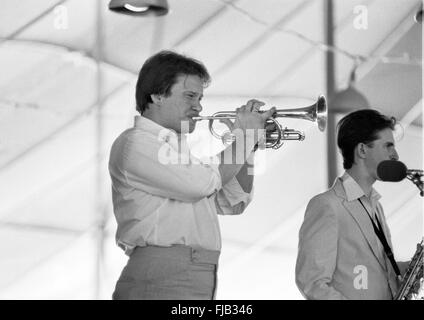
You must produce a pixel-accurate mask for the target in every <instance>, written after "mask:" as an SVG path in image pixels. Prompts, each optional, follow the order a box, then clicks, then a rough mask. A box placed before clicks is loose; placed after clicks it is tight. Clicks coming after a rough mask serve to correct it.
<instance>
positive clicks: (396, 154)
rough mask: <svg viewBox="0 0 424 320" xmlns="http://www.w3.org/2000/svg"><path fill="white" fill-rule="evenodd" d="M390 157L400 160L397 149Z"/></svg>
mask: <svg viewBox="0 0 424 320" xmlns="http://www.w3.org/2000/svg"><path fill="white" fill-rule="evenodd" d="M390 159H392V160H396V161H397V160H399V155H398V153H397V151H396V150H395V151H394V152H393V154H392V155H391V157H390Z"/></svg>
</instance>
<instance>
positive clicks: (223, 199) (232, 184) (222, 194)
mask: <svg viewBox="0 0 424 320" xmlns="http://www.w3.org/2000/svg"><path fill="white" fill-rule="evenodd" d="M252 198H253V188H252V191H251V192H250V193H247V192H244V190H243V188H242V187H241V186H240V183H239V182H238V180H237V178H236V177H234V178H232V179H231V180H230V181H228V183H226V184H225V185H224V186H223V187H222V189H221V190H219V191H218V193H217V196H216V198H215V204H216V209H217V212H218V214H221V215H236V214H241V213H243V211H244V209H246V207H247V205H248V204H249V203H250V201H251V200H252Z"/></svg>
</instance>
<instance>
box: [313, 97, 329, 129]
mask: <svg viewBox="0 0 424 320" xmlns="http://www.w3.org/2000/svg"><path fill="white" fill-rule="evenodd" d="M315 112H316V115H315V117H316V119H317V125H318V129H319V131H321V132H324V131H325V128H326V127H327V101H326V100H325V97H324V96H322V95H321V96H319V97H318V101H317V103H316V109H315Z"/></svg>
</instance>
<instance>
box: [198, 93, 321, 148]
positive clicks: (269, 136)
mask: <svg viewBox="0 0 424 320" xmlns="http://www.w3.org/2000/svg"><path fill="white" fill-rule="evenodd" d="M258 112H259V113H263V112H265V111H261V110H260V111H258ZM236 118H237V115H236V112H235V111H220V112H216V113H214V114H213V115H212V116H199V117H193V120H195V121H201V120H208V121H209V131H210V132H211V134H212V135H213V136H214V137H215V138H217V139H221V140H222V142H223V143H224V144H228V143H230V142H232V141H234V136H233V135H232V134H231V129H232V128H231V127H230V125H229V124H228V122H227V121H222V120H231V119H236ZM276 118H297V119H303V120H308V121H312V122H316V123H317V126H318V129H319V130H320V131H321V132H323V131H324V130H325V128H326V126H327V101H326V99H325V97H324V96H323V95H320V96H319V97H318V99H317V101H316V102H315V103H314V104H312V105H310V106H307V107H303V108H296V109H278V110H277V111H276V112H275V113H274V114H273V116H272V118H269V119H267V120H266V124H267V125H269V124H274V127H275V129H274V130H272V131H268V130H267V131H266V142H265V147H266V148H273V149H278V148H280V147H281V146H282V145H283V143H284V140H297V141H302V140H304V139H305V134H304V133H303V132H300V131H297V130H293V129H287V128H284V129H283V127H282V126H281V124H280V123H279V122H278V121H277V120H276ZM215 120H219V121H221V122H223V123H224V124H225V125H226V126H227V127H228V129H229V130H230V131H225V132H224V133H223V134H219V133H217V132H216V130H215V129H214V127H213V122H214V121H215ZM230 122H231V121H230Z"/></svg>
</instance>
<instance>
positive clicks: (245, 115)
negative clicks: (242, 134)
mask: <svg viewBox="0 0 424 320" xmlns="http://www.w3.org/2000/svg"><path fill="white" fill-rule="evenodd" d="M264 105H265V103H264V102H262V101H259V100H256V99H251V100H249V101H248V102H247V104H246V105H243V106H241V107H240V108H237V109H236V116H237V118H236V120H235V122H234V127H233V128H234V129H242V130H243V131H246V130H247V129H253V130H257V129H265V125H266V120H267V119H269V118H271V117H272V115H273V114H274V113H275V112H276V110H277V109H276V108H275V107H272V108H271V109H269V110H268V111H266V112H261V113H260V112H259V110H260V108H261V107H262V106H264Z"/></svg>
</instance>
